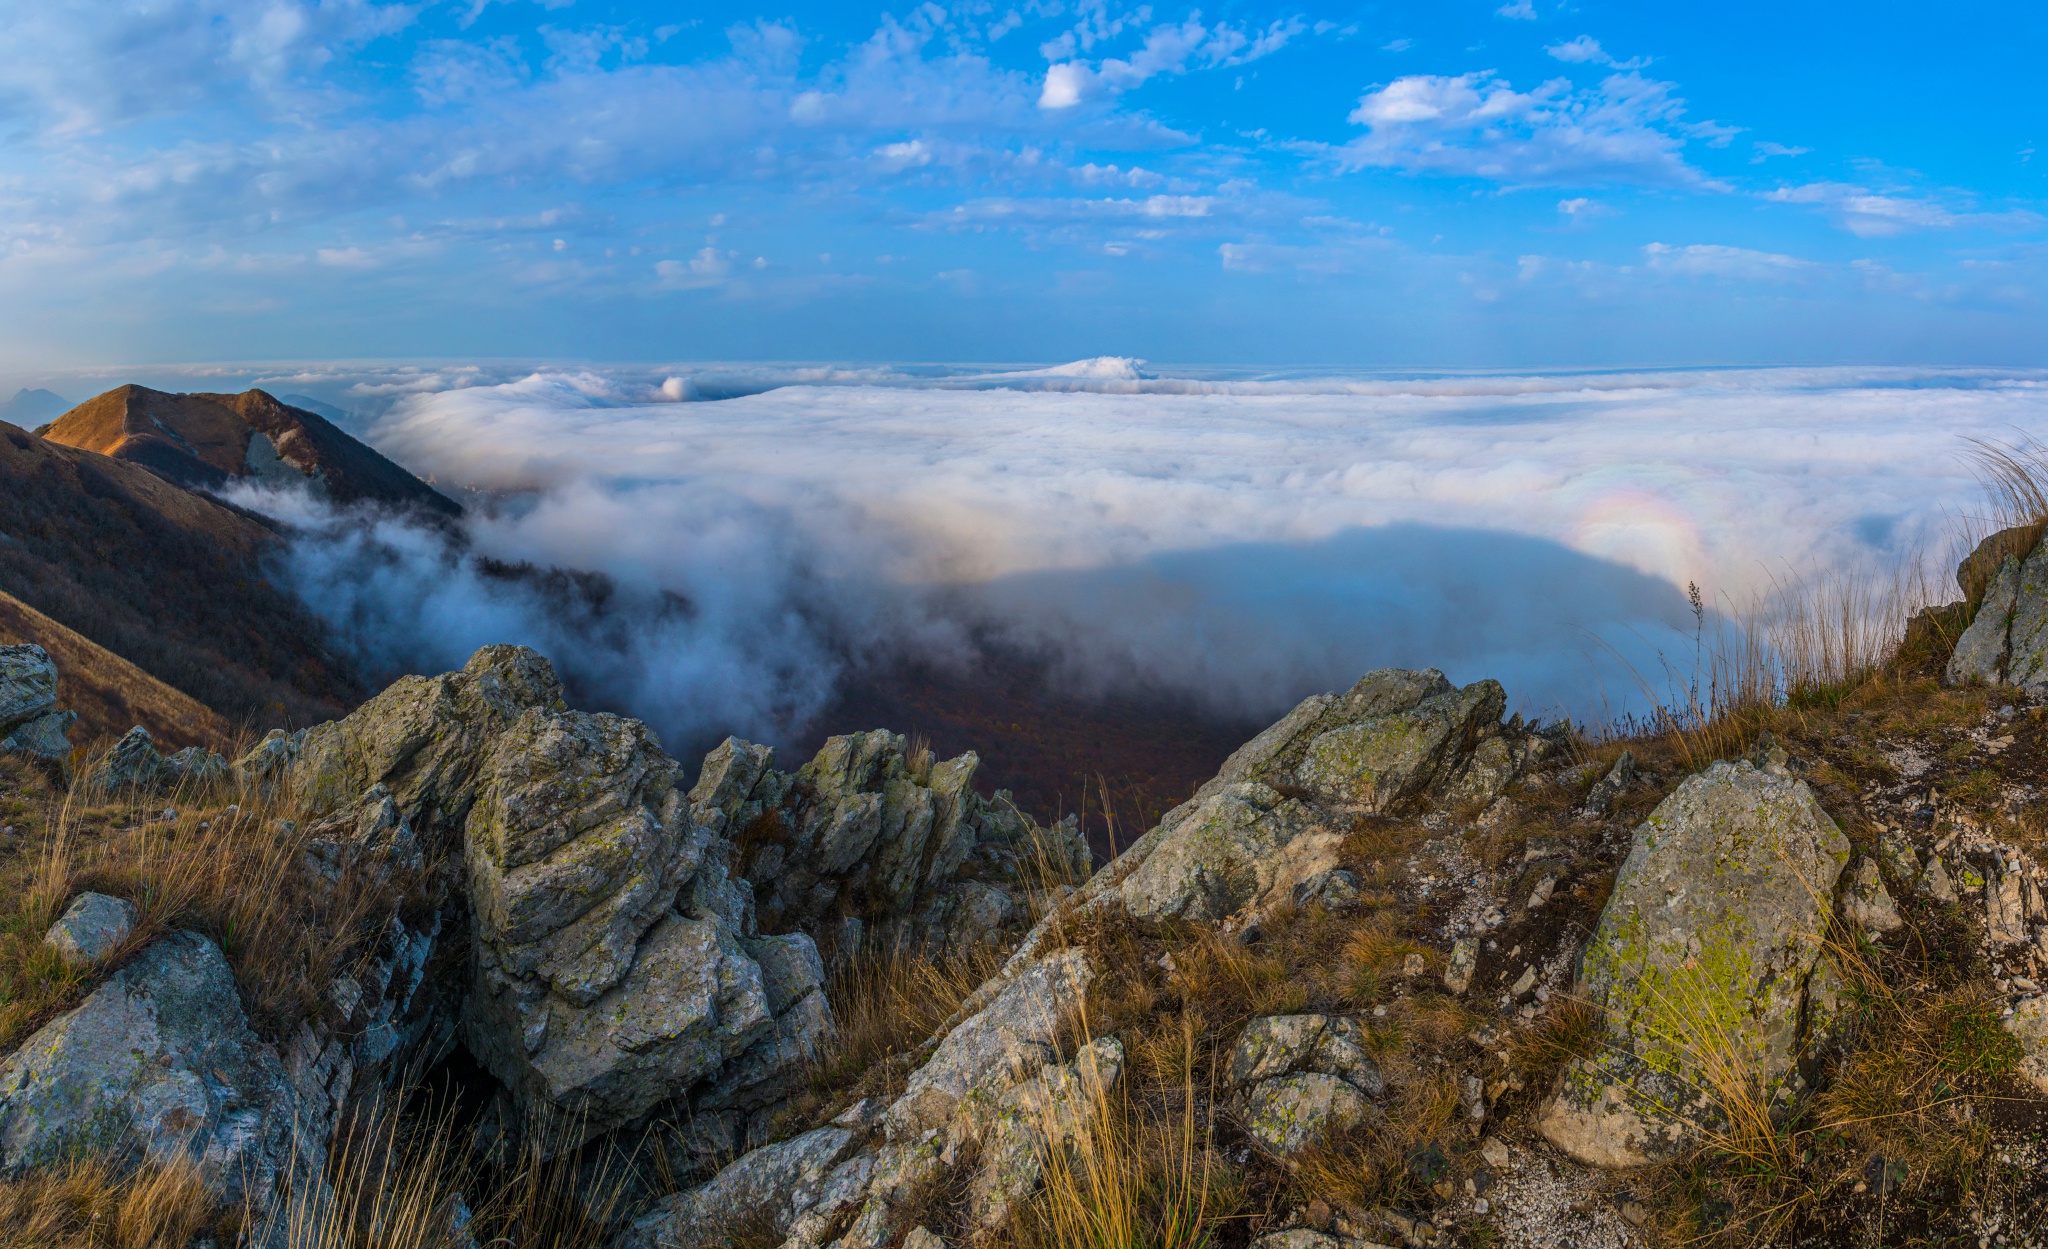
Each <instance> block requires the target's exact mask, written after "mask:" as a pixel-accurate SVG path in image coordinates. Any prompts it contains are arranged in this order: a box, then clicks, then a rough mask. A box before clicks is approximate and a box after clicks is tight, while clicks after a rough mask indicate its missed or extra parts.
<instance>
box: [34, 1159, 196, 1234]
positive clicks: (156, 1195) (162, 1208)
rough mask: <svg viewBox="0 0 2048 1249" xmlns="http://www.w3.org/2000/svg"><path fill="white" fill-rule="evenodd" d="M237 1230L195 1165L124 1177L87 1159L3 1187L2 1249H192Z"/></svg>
mask: <svg viewBox="0 0 2048 1249" xmlns="http://www.w3.org/2000/svg"><path fill="white" fill-rule="evenodd" d="M208 1233H211V1234H213V1235H215V1236H216V1237H218V1238H219V1239H221V1240H222V1241H223V1242H224V1243H232V1242H233V1239H234V1236H235V1234H236V1224H235V1223H234V1221H233V1220H232V1218H230V1217H228V1216H226V1215H224V1214H223V1213H222V1212H221V1211H220V1210H218V1209H216V1207H215V1205H214V1202H213V1199H212V1198H211V1196H210V1195H209V1194H208V1193H207V1190H206V1186H205V1184H204V1183H203V1182H202V1181H201V1180H200V1178H199V1175H198V1172H197V1170H196V1168H194V1167H193V1166H192V1164H190V1163H188V1162H183V1161H180V1162H175V1163H170V1164H156V1163H151V1164H148V1165H145V1166H143V1167H141V1168H140V1169H138V1170H134V1171H127V1172H123V1171H120V1170H118V1169H116V1168H114V1167H113V1166H112V1165H110V1164H109V1163H107V1162H106V1161H105V1160H102V1159H86V1160H82V1161H78V1162H73V1163H71V1164H69V1165H66V1166H64V1167H61V1168H56V1169H53V1170H47V1171H39V1172H33V1173H31V1174H29V1175H27V1176H25V1177H23V1178H21V1179H18V1180H11V1181H7V1182H4V1183H0V1249H186V1246H187V1245H188V1244H190V1243H191V1242H192V1241H193V1239H194V1238H195V1237H198V1236H200V1235H202V1234H208Z"/></svg>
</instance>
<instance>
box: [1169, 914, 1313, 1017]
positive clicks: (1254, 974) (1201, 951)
mask: <svg viewBox="0 0 2048 1249" xmlns="http://www.w3.org/2000/svg"><path fill="white" fill-rule="evenodd" d="M1172 953H1173V970H1172V971H1171V972H1169V973H1168V974H1167V985H1168V987H1170V988H1171V989H1172V990H1173V991H1174V992H1175V993H1176V994H1177V995H1178V996H1179V997H1180V999H1181V1003H1182V1009H1183V1010H1188V1011H1193V1012H1197V1013H1199V1014H1201V1015H1202V1016H1204V1017H1205V1018H1207V1019H1209V1020H1211V1021H1213V1022H1214V1023H1215V1024H1216V1025H1217V1026H1219V1027H1235V1026H1236V1025H1237V1024H1239V1023H1241V1022H1243V1021H1244V1020H1246V1019H1250V1018H1251V1017H1252V1016H1254V1015H1292V1014H1298V1013H1299V1012H1301V1011H1302V1010H1303V1009H1305V1008H1306V1007H1307V1006H1308V1001H1309V998H1308V985H1307V984H1306V983H1305V982H1304V981H1303V980H1302V979H1301V978H1300V977H1298V976H1296V975H1295V974H1294V973H1293V971H1292V970H1291V969H1290V968H1289V967H1288V965H1287V963H1286V962H1285V961H1284V960H1282V959H1279V958H1275V957H1274V956H1273V955H1271V954H1268V953H1266V952H1265V951H1263V950H1261V949H1259V948H1257V947H1254V946H1246V945H1242V944H1240V943H1239V942H1238V941H1237V940H1235V939H1234V938H1232V937H1229V936H1226V935H1224V934H1222V933H1220V932H1217V931H1215V930H1214V929H1211V928H1206V927H1205V928H1203V929H1201V930H1199V931H1197V932H1196V933H1195V934H1194V935H1193V939H1192V940H1190V941H1188V942H1187V943H1185V944H1183V945H1180V946H1177V947H1176V948H1175V949H1174V950H1173V952H1172Z"/></svg>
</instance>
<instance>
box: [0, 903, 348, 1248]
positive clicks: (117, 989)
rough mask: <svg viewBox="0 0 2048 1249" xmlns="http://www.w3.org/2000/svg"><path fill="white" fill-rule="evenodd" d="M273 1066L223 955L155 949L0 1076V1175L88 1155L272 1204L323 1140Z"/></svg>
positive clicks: (184, 939) (189, 939)
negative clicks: (303, 1121) (184, 1169)
mask: <svg viewBox="0 0 2048 1249" xmlns="http://www.w3.org/2000/svg"><path fill="white" fill-rule="evenodd" d="M298 1117H299V1116H298V1106H297V1101H296V1098H295V1096H294V1093H293V1089H292V1086H291V1083H290V1082H289V1081H288V1080H287V1079H286V1076H285V1070H284V1065H283V1063H282V1062H280V1061H279V1058H278V1055H277V1052H276V1051H275V1050H274V1049H272V1048H271V1047H270V1046H269V1045H267V1044H265V1043H264V1042H263V1041H261V1040H260V1039H258V1038H257V1037H256V1035H255V1034H254V1033H252V1032H251V1031H250V1030H249V1025H248V1023H247V1021H246V1019H245V1017H244V1015H243V1013H242V1003H241V999H240V998H239V997H238V996H237V995H236V991H235V978H234V975H233V973H232V972H231V971H230V970H229V969H228V964H227V960H226V959H225V958H223V957H222V956H221V952H220V949H219V947H217V946H215V945H214V944H213V942H211V941H209V940H207V939H206V938H205V937H202V936H200V935H198V934H197V933H190V932H181V933H174V934H172V935H171V936H168V937H165V938H164V939H162V940H160V941H157V942H155V943H154V944H152V945H151V946H150V947H149V948H148V949H146V950H144V951H143V952H142V953H141V954H140V955H138V956H137V957H136V958H135V960H134V961H133V962H131V963H129V964H128V966H126V967H124V968H123V969H121V970H120V971H118V972H116V973H114V975H113V976H111V977H109V978H108V980H107V981H106V983H105V984H102V985H101V986H100V987H99V988H98V989H95V990H94V991H93V993H92V995H91V996H90V997H88V998H86V1000H85V1001H84V1002H83V1003H81V1004H80V1005H79V1006H78V1007H77V1008H76V1009H74V1010H72V1011H71V1012H69V1013H68V1014H65V1015H62V1016H60V1017H58V1018H57V1019H55V1020H53V1021H51V1022H50V1023H49V1024H47V1025H45V1026H44V1027H43V1028H42V1030H41V1031H39V1032H37V1033H36V1034H35V1035H34V1036H31V1037H30V1038H29V1039H28V1040H27V1041H25V1042H23V1044H22V1046H21V1048H20V1049H19V1050H17V1051H15V1053H14V1054H13V1056H12V1057H10V1058H8V1059H7V1061H6V1062H5V1063H4V1064H0V1174H5V1175H7V1176H16V1175H19V1174H21V1173H22V1172H23V1171H24V1170H26V1169H28V1168H31V1167H41V1166H46V1165H51V1164H57V1163H62V1162H64V1161H66V1160H68V1159H71V1158H75V1157H78V1156H80V1155H81V1154H87V1153H89V1154H92V1155H95V1156H98V1157H102V1158H106V1159H108V1160H109V1161H111V1162H113V1163H115V1164H116V1165H120V1164H122V1163H133V1162H138V1161H141V1160H143V1159H145V1158H149V1159H155V1160H157V1161H162V1162H168V1161H171V1160H173V1159H176V1158H184V1159H189V1160H190V1161H191V1162H192V1163H193V1164H195V1165H196V1166H197V1168H198V1171H199V1175H200V1177H201V1178H202V1179H203V1180H204V1181H205V1183H206V1184H207V1185H208V1187H209V1188H211V1189H212V1190H213V1191H214V1193H216V1194H217V1195H218V1196H219V1197H220V1198H221V1200H222V1201H223V1202H225V1203H227V1204H230V1205H235V1204H240V1203H241V1202H243V1201H244V1200H247V1201H249V1202H251V1203H253V1204H254V1205H255V1206H256V1207H257V1208H259V1209H260V1208H261V1207H263V1206H264V1205H266V1204H268V1203H269V1202H270V1201H271V1200H272V1199H273V1197H275V1196H276V1195H277V1193H278V1191H279V1188H280V1184H281V1182H282V1181H284V1180H285V1179H286V1178H287V1177H288V1175H289V1174H290V1171H289V1169H290V1168H291V1167H292V1166H293V1165H297V1166H298V1167H299V1168H301V1170H302V1172H303V1173H306V1174H317V1173H318V1170H319V1166H320V1160H321V1157H322V1144H321V1140H320V1138H319V1136H318V1135H317V1134H315V1133H314V1132H311V1131H306V1130H304V1128H303V1127H301V1128H300V1129H298V1130H297V1132H296V1139H295V1127H294V1125H295V1122H296V1121H297V1119H298Z"/></svg>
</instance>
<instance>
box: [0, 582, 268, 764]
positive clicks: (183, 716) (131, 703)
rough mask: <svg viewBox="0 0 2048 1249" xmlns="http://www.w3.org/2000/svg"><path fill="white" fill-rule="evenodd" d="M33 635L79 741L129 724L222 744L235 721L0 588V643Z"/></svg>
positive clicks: (115, 733) (160, 737) (177, 741)
mask: <svg viewBox="0 0 2048 1249" xmlns="http://www.w3.org/2000/svg"><path fill="white" fill-rule="evenodd" d="M21 642H33V643H35V644H36V645H37V646H40V647H42V648H43V649H44V650H46V651H48V652H49V653H50V658H51V659H54V660H56V661H57V672H58V678H57V697H58V700H59V701H60V702H61V703H62V704H63V705H64V706H65V707H66V708H68V709H69V710H71V711H75V712H77V713H78V723H77V724H76V725H74V726H73V727H72V729H71V740H72V741H73V742H74V743H75V744H77V745H81V746H90V745H92V744H94V743H95V742H99V741H102V740H106V739H110V738H115V737H119V736H120V735H121V734H123V733H126V732H127V731H128V730H129V729H130V728H132V727H134V726H135V725H138V724H139V725H141V726H142V727H144V728H146V729H148V730H149V733H150V736H151V737H154V738H155V739H156V740H157V743H158V744H159V745H161V746H164V747H166V748H176V747H182V746H209V747H213V748H215V749H221V748H223V747H225V746H226V745H227V744H228V742H229V738H230V737H231V736H232V735H233V732H234V726H233V725H231V724H229V723H228V722H227V721H226V720H224V719H222V718H221V717H220V716H219V715H218V714H216V713H215V712H214V710H213V709H212V708H210V707H208V706H206V705H205V704H203V703H200V702H197V701H196V700H194V699H193V698H191V697H190V696H189V695H186V694H181V693H179V692H178V691H177V690H174V689H172V688H171V687H170V686H168V685H165V684H164V683H163V682H162V681H159V680H157V679H156V678H155V677H153V676H151V675H149V674H148V673H147V672H144V671H143V670H142V669H140V668H138V667H136V666H135V665H134V664H131V663H129V662H128V661H127V660H125V659H123V658H121V657H120V656H119V655H116V654H114V653H113V652H112V651H110V650H108V649H106V648H105V647H103V646H98V645H95V644H94V643H93V642H92V641H90V640H89V639H87V638H85V637H83V636H81V635H80V634H78V633H77V632H75V631H73V630H71V629H67V628H65V627H64V626H63V625H61V624H58V623H57V622H56V621H54V620H52V619H50V618H49V617H48V616H45V615H44V614H43V613H41V612H39V611H37V610H36V609H35V608H33V607H30V606H29V605H28V604H27V603H24V602H22V601H21V600H20V599H18V598H15V597H14V596H13V595H12V594H0V645H5V646H12V645H15V644H18V643H21Z"/></svg>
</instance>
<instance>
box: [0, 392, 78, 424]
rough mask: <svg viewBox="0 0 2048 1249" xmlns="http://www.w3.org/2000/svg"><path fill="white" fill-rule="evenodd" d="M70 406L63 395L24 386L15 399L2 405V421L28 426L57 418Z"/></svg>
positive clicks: (0, 407) (15, 394)
mask: <svg viewBox="0 0 2048 1249" xmlns="http://www.w3.org/2000/svg"><path fill="white" fill-rule="evenodd" d="M70 406H71V405H70V404H68V403H66V402H64V397H63V396H62V395H59V394H57V393H55V392H54V391H48V390H30V389H29V388H28V387H26V386H24V387H22V388H21V389H20V390H17V391H15V392H14V398H12V399H9V400H8V401H7V402H6V403H0V420H6V421H12V422H14V423H15V424H16V425H28V424H31V423H33V422H35V421H41V420H45V419H47V418H49V417H52V416H55V415H57V414H58V413H59V412H62V411H63V410H64V409H66V408H68V407H70Z"/></svg>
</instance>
